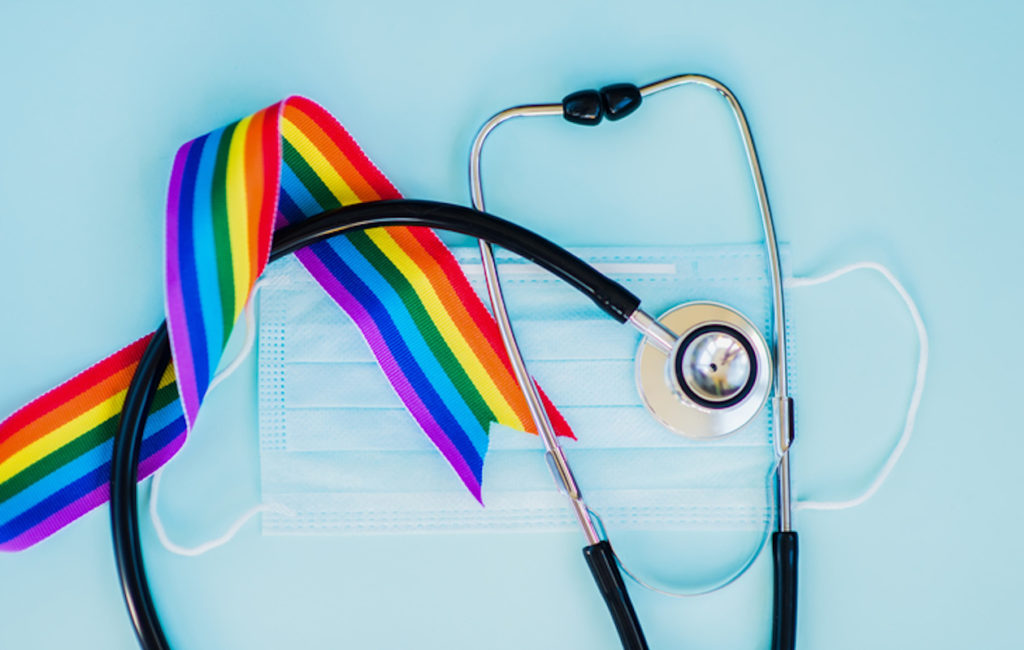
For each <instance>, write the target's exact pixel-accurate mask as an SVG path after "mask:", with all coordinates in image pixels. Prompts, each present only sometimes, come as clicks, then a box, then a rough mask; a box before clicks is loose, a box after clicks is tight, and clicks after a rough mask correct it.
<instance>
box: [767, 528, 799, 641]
mask: <svg viewBox="0 0 1024 650" xmlns="http://www.w3.org/2000/svg"><path fill="white" fill-rule="evenodd" d="M797 546H798V544H797V535H796V533H795V532H793V531H786V532H777V533H773V534H772V555H773V556H774V560H775V590H774V599H773V600H774V603H773V609H772V645H771V648H772V650H793V649H794V648H795V647H796V585H797V582H796V566H797V550H798V549H797Z"/></svg>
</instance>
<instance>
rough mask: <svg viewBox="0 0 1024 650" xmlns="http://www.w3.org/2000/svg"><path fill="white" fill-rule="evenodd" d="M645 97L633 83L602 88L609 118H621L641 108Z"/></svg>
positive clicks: (603, 100) (606, 113)
mask: <svg viewBox="0 0 1024 650" xmlns="http://www.w3.org/2000/svg"><path fill="white" fill-rule="evenodd" d="M642 101H643V97H641V95H640V89H639V88H637V87H636V86H635V85H633V84H625V83H624V84H612V85H610V86H605V87H604V88H602V89H601V102H602V104H604V113H605V116H606V117H607V118H608V119H609V120H621V119H622V118H624V117H626V116H627V115H629V114H630V113H632V112H633V111H635V110H636V109H638V108H640V102H642Z"/></svg>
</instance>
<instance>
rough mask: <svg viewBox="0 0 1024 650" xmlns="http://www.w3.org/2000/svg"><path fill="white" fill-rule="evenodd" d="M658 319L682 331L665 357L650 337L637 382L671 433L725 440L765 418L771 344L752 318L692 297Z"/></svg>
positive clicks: (639, 357) (640, 352) (638, 367)
mask: <svg viewBox="0 0 1024 650" xmlns="http://www.w3.org/2000/svg"><path fill="white" fill-rule="evenodd" d="M658 322H660V323H661V324H662V325H664V326H665V327H667V328H668V329H670V330H672V331H673V332H675V333H676V335H677V337H678V338H677V339H676V345H675V347H674V348H673V349H672V351H671V353H669V354H667V355H666V354H665V352H663V351H662V350H660V349H658V348H657V347H656V346H654V345H652V344H651V343H649V342H647V340H646V339H645V340H642V341H641V342H640V347H639V349H638V350H637V357H636V382H637V390H638V391H639V393H640V398H641V399H642V401H643V403H644V406H645V407H646V408H647V410H648V412H650V414H651V415H653V416H654V418H655V419H656V420H658V421H659V422H660V423H661V424H663V425H664V426H665V427H667V428H668V429H669V430H671V431H673V432H675V433H679V434H682V435H684V436H687V437H689V438H703V439H707V438H719V437H722V436H727V435H729V434H731V433H734V432H735V431H738V430H739V429H741V428H742V427H743V426H744V425H746V424H747V423H748V422H750V420H752V419H753V418H754V416H755V415H757V414H758V413H759V412H760V411H761V409H762V408H763V407H764V405H765V403H766V402H767V400H768V395H769V393H770V392H771V387H772V374H773V368H772V362H771V354H770V351H769V348H768V344H767V342H766V341H765V339H764V336H763V335H762V334H761V332H760V331H759V330H758V329H757V327H755V326H754V324H753V323H752V322H750V320H749V319H747V318H746V317H745V316H743V315H742V314H740V313H739V312H738V311H736V310H734V309H732V308H731V307H727V306H726V305H723V304H720V303H715V302H689V303H685V304H682V305H679V306H677V307H673V308H672V309H670V310H668V311H667V312H665V313H664V314H662V315H661V316H660V317H659V318H658Z"/></svg>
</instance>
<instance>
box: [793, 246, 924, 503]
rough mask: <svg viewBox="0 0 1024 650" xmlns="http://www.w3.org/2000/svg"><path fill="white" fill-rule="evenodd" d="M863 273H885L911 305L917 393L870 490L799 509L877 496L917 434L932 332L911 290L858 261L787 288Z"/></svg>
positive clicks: (889, 273) (879, 266)
mask: <svg viewBox="0 0 1024 650" xmlns="http://www.w3.org/2000/svg"><path fill="white" fill-rule="evenodd" d="M860 270H870V271H875V272H877V273H879V274H881V275H882V277H884V278H885V279H886V280H887V281H888V282H889V284H890V285H892V288H893V289H895V290H896V293H897V294H899V296H900V298H901V299H902V300H903V303H904V304H905V305H906V306H907V311H909V312H910V317H911V318H912V319H913V321H914V329H915V330H917V338H918V354H917V375H916V377H915V379H914V391H913V393H911V396H910V404H909V405H908V406H907V417H906V420H905V421H904V423H903V432H902V433H901V434H900V438H899V440H898V441H897V442H896V446H895V447H893V449H892V451H891V452H889V457H888V458H887V459H886V461H885V464H884V465H883V466H882V468H881V469H880V470H879V471H878V474H876V475H875V478H874V480H872V481H871V484H870V485H869V486H868V487H867V489H865V490H864V491H863V492H862V493H860V494H859V495H858V496H856V497H854V498H852V499H846V500H843V501H797V502H796V503H795V508H796V509H797V510H845V509H847V508H854V507H856V506H859V505H861V504H862V503H864V502H865V501H867V500H868V499H870V498H871V497H873V496H874V495H875V493H876V492H878V490H879V489H880V488H881V487H882V484H883V483H885V480H886V479H887V478H889V475H890V474H891V473H892V470H893V468H894V467H895V466H896V463H897V462H899V459H900V456H902V455H903V452H904V450H905V449H906V448H907V444H908V443H909V442H910V436H911V434H912V433H913V432H914V423H915V422H916V421H917V410H918V407H920V406H921V395H922V393H923V392H924V379H925V374H926V373H927V371H928V332H927V331H926V330H925V327H924V320H923V319H922V318H921V312H919V311H918V309H917V305H916V304H915V303H914V299H913V298H911V297H910V294H909V293H907V290H906V289H905V288H904V287H903V285H902V284H901V283H900V281H899V280H897V279H896V276H894V275H893V273H892V271H890V270H889V269H888V268H887V267H885V266H883V265H882V264H879V263H877V262H855V263H853V264H850V265H848V266H844V267H842V268H839V269H836V270H835V271H832V272H831V273H826V274H825V275H821V276H817V277H810V278H791V279H789V280H786V282H785V285H784V286H785V287H786V288H788V289H796V288H799V287H812V286H814V285H817V284H824V283H826V282H831V281H832V280H835V279H836V278H839V277H842V276H844V275H846V274H847V273H850V272H852V271H860Z"/></svg>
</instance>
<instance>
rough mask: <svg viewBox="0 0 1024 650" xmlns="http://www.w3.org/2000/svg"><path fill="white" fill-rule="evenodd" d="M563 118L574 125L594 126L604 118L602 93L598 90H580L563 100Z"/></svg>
mask: <svg viewBox="0 0 1024 650" xmlns="http://www.w3.org/2000/svg"><path fill="white" fill-rule="evenodd" d="M562 117H564V118H565V119H566V120H568V121H569V122H572V123H573V124H584V125H587V126H594V125H595V124H598V123H599V122H600V121H601V118H602V117H604V104H603V103H602V100H601V93H599V92H597V91H596V90H579V91H576V92H574V93H571V94H569V95H566V96H565V99H563V100H562Z"/></svg>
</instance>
